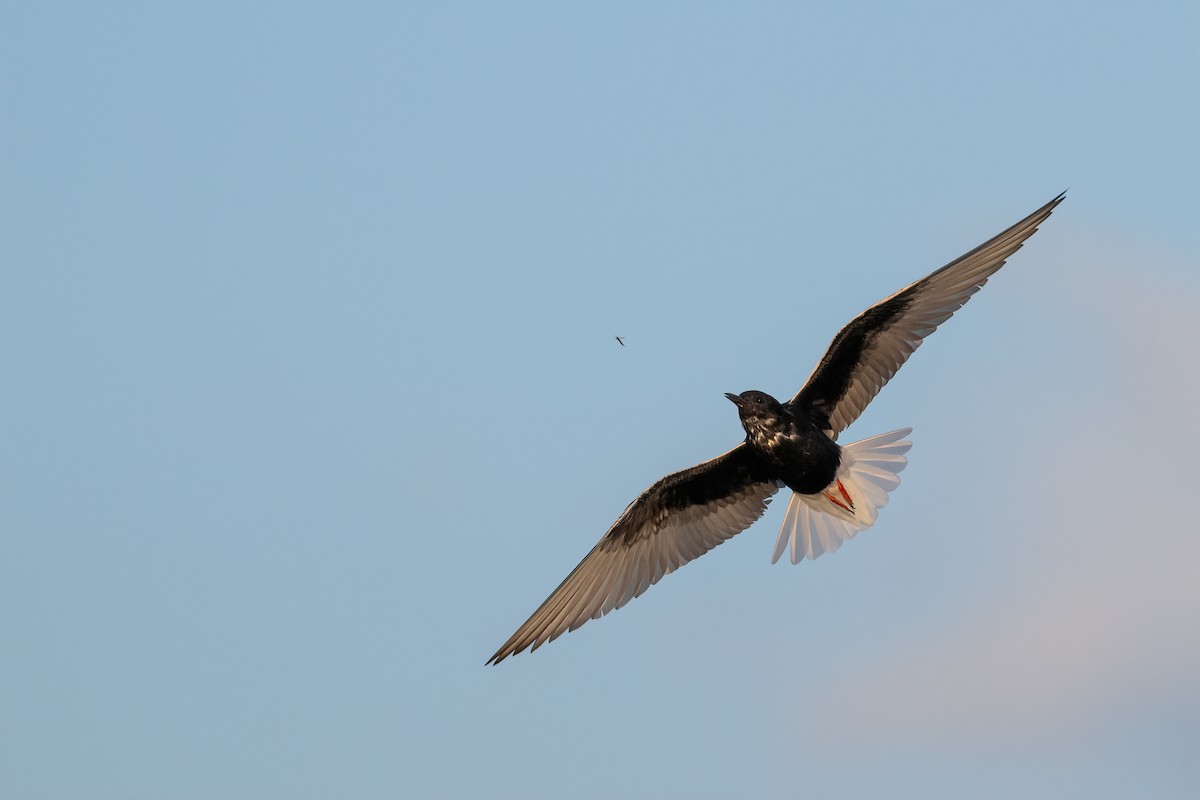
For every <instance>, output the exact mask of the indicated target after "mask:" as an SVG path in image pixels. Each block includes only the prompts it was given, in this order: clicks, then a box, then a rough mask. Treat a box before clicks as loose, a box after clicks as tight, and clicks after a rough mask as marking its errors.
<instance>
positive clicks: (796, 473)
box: [725, 391, 842, 494]
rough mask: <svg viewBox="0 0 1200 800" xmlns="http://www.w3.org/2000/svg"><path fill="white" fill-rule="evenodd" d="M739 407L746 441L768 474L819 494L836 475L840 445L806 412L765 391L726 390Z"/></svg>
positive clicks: (798, 489) (805, 491) (794, 487)
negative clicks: (791, 406)
mask: <svg viewBox="0 0 1200 800" xmlns="http://www.w3.org/2000/svg"><path fill="white" fill-rule="evenodd" d="M725 396H726V397H728V398H729V399H730V400H732V401H733V404H734V405H736V406H737V407H738V416H739V417H741V420H742V427H743V428H744V429H745V430H746V445H747V446H748V447H749V448H750V450H751V452H752V453H753V454H754V455H755V456H756V457H757V458H759V459H760V460H761V461H762V462H763V471H764V472H765V473H766V474H767V476H768V477H769V478H774V479H775V480H778V481H780V482H781V483H783V484H784V485H785V486H787V487H788V488H789V489H791V490H792V491H793V492H800V493H801V494H816V493H817V492H819V491H821V490H822V489H824V488H825V487H826V486H828V485H829V484H831V483H833V479H834V478H835V477H837V470H838V465H839V464H840V463H841V460H842V455H841V448H840V447H838V446H837V443H836V442H834V441H833V439H831V438H830V437H829V434H827V433H825V431H824V430H822V428H821V426H820V425H818V424H817V423H815V422H814V421H813V420H812V419H811V418H810V417H809V416H808V415H807V414H805V413H804V412H802V411H799V410H795V411H793V410H792V409H791V408H788V407H787V406H784V405H783V404H781V403H780V402H779V401H778V400H776V399H775V398H774V397H771V395H769V394H767V393H766V392H759V391H749V392H742V393H741V394H740V395H738V394H726V395H725Z"/></svg>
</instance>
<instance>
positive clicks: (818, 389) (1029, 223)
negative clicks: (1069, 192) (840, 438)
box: [789, 192, 1065, 435]
mask: <svg viewBox="0 0 1200 800" xmlns="http://www.w3.org/2000/svg"><path fill="white" fill-rule="evenodd" d="M1063 194H1065V192H1064V193H1063ZM1063 194H1060V195H1059V196H1058V197H1056V198H1054V199H1053V200H1051V201H1050V202H1049V203H1046V205H1044V206H1042V207H1041V208H1039V209H1038V210H1037V211H1035V212H1033V213H1032V214H1030V215H1029V216H1028V217H1026V218H1025V219H1023V220H1021V221H1020V222H1018V223H1017V224H1015V225H1013V226H1012V227H1011V228H1009V229H1008V230H1006V231H1004V232H1003V233H1000V234H998V235H996V236H994V237H992V238H991V239H989V240H987V241H986V242H984V243H983V244H981V245H979V246H978V247H976V248H975V249H974V250H972V251H971V252H969V253H966V254H965V255H962V256H960V257H958V258H956V259H954V260H953V261H951V262H950V263H949V264H947V265H946V266H944V267H942V268H941V269H939V270H938V271H937V272H934V273H933V274H931V275H928V276H926V277H924V278H922V279H921V280H919V281H917V282H916V283H913V284H910V285H909V286H906V287H905V288H903V289H901V290H900V291H898V292H896V293H895V294H894V295H892V296H891V297H889V298H887V299H885V300H881V301H880V302H878V303H876V304H875V305H873V306H871V307H870V308H868V309H867V310H866V311H864V312H862V313H861V314H859V315H858V316H857V317H855V318H854V320H853V321H851V322H850V324H849V325H847V326H846V327H844V328H842V330H841V331H840V332H839V333H838V335H837V336H835V337H834V339H833V342H832V343H831V344H830V345H829V349H828V350H827V351H825V356H824V357H823V358H822V359H821V363H820V364H818V365H817V368H816V369H814V370H813V373H812V375H810V376H809V378H808V381H807V382H806V383H805V384H804V388H803V389H801V390H800V391H799V392H798V393H797V394H796V396H795V397H793V398H792V399H791V400H790V401H789V404H790V406H791V407H792V408H793V409H799V410H803V411H804V412H805V413H806V414H807V415H809V416H811V417H814V418H816V419H820V420H824V421H827V425H828V430H830V431H831V432H832V433H833V434H835V435H836V434H837V433H839V432H840V431H843V430H845V429H846V428H847V427H848V426H849V425H850V423H852V422H854V420H856V419H858V415H859V414H861V413H862V412H863V409H865V408H866V407H867V404H868V403H870V402H871V400H873V399H874V397H875V395H876V394H878V393H879V390H880V389H882V388H883V386H884V384H886V383H887V382H888V381H889V380H891V378H892V376H893V375H895V374H896V370H898V369H900V367H901V365H902V364H904V362H905V361H907V360H908V357H909V356H910V355H912V353H913V351H914V350H916V349H917V348H918V347H920V346H921V342H922V341H923V340H924V339H925V337H926V336H928V335H929V334H931V333H933V332H934V330H936V329H937V327H938V326H939V325H941V324H942V323H943V322H945V321H946V320H947V319H949V318H950V315H952V314H953V313H954V312H955V311H957V310H958V309H959V308H961V307H962V305H963V304H964V303H966V302H967V301H968V300H969V299H971V295H973V294H975V293H976V292H977V291H979V290H980V288H982V287H983V285H984V284H985V283H987V280H988V278H989V277H991V276H992V274H993V273H994V272H995V271H996V270H998V269H1000V267H1002V266H1004V261H1005V259H1007V258H1008V257H1009V256H1011V255H1012V254H1013V253H1015V252H1016V251H1017V250H1018V249H1020V247H1021V245H1022V244H1024V242H1025V240H1026V239H1028V238H1029V237H1030V236H1032V235H1033V233H1034V231H1036V230H1037V229H1038V226H1039V225H1041V224H1042V223H1043V222H1045V221H1046V218H1047V217H1049V216H1050V213H1051V212H1052V211H1054V209H1055V208H1056V207H1057V206H1058V204H1059V203H1061V202H1062V200H1063Z"/></svg>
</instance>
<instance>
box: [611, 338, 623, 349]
mask: <svg viewBox="0 0 1200 800" xmlns="http://www.w3.org/2000/svg"><path fill="white" fill-rule="evenodd" d="M613 338H614V339H616V340H617V344H619V345H621V347H624V346H625V337H624V336H614V337H613Z"/></svg>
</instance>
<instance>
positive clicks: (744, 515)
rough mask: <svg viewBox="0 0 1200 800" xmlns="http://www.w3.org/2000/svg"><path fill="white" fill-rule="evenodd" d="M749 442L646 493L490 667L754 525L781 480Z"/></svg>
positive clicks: (612, 605) (575, 625) (584, 619)
mask: <svg viewBox="0 0 1200 800" xmlns="http://www.w3.org/2000/svg"><path fill="white" fill-rule="evenodd" d="M761 469H762V468H761V466H760V465H759V463H758V461H757V460H756V459H755V458H754V456H753V455H752V454H751V452H750V450H749V448H748V447H747V446H746V445H745V444H740V445H738V446H737V447H735V448H734V449H732V450H730V451H729V452H727V453H725V454H724V455H721V456H717V457H716V458H714V459H712V460H711V461H706V462H704V463H703V464H698V465H696V466H694V467H691V468H689V469H685V470H683V471H682V472H676V473H675V474H673V475H668V476H667V477H665V478H663V479H662V480H660V481H658V482H657V483H655V484H654V485H653V486H651V487H650V488H649V489H647V490H646V491H644V492H642V494H641V496H640V497H638V499H637V500H634V501H633V502H632V503H630V504H629V507H628V508H626V509H625V512H624V513H623V514H621V516H620V518H619V519H617V521H616V522H614V523H613V526H612V527H611V528H609V530H608V532H607V533H606V534H604V536H603V537H602V538H601V539H600V541H599V542H598V543H597V544H596V546H595V547H594V548H592V552H590V553H588V554H587V556H586V557H585V558H584V559H583V561H581V562H580V563H579V566H577V567H575V569H574V570H572V572H571V574H570V575H568V576H567V578H566V580H564V581H563V582H562V583H561V584H559V586H558V588H557V589H555V590H554V592H553V593H552V594H551V595H550V596H549V597H548V598H546V601H545V602H544V603H542V605H541V606H540V607H539V608H538V610H537V611H535V612H533V615H532V616H531V617H530V618H529V619H528V620H526V621H525V624H524V625H522V626H521V627H520V628H518V629H517V632H516V633H514V634H513V635H512V636H511V637H510V638H509V640H508V641H507V642H505V643H504V646H503V647H501V648H500V649H499V650H497V651H496V654H495V655H493V656H492V657H491V658H490V659H489V660H488V663H489V664H499V663H500V662H501V661H503V660H504V659H505V658H507V657H508V656H510V655H515V654H517V653H519V652H521V651H522V650H524V649H525V648H527V647H531V646H532V648H533V649H534V650H536V649H538V647H540V646H541V645H542V644H544V643H546V642H548V641H551V640H553V639H555V638H557V637H558V636H560V635H562V634H563V633H566V632H567V631H573V630H575V629H576V628H578V627H579V626H580V625H582V624H584V623H585V622H587V621H588V620H589V619H597V618H599V617H601V616H603V615H604V614H607V613H608V612H609V611H612V610H613V609H616V608H620V607H621V606H623V605H625V604H626V603H628V602H629V601H630V600H632V599H633V598H635V597H638V596H639V595H641V594H642V592H644V591H646V589H648V588H650V587H651V586H652V585H654V584H655V583H657V582H658V581H659V579H661V578H662V577H663V576H664V575H666V574H667V573H670V572H674V571H675V570H676V569H678V568H679V567H681V566H683V565H684V564H686V563H687V562H689V561H691V560H692V559H694V558H698V557H699V556H702V555H704V554H705V553H707V552H708V551H709V550H711V549H713V548H714V547H716V546H717V545H719V544H721V542H724V541H725V540H726V539H729V538H732V537H733V536H736V535H737V534H739V533H741V532H742V531H744V530H745V529H746V528H748V527H750V525H752V524H753V523H754V521H755V520H757V519H758V518H759V517H761V516H762V514H763V512H764V511H765V510H766V508H767V503H769V502H770V500H771V495H773V494H775V492H776V491H778V490H779V484H777V483H776V482H775V481H774V480H770V479H766V478H765V477H764V476H763V474H762V472H761Z"/></svg>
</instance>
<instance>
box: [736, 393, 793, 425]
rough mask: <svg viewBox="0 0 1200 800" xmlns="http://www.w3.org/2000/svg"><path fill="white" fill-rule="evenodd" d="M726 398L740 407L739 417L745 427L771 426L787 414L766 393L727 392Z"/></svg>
mask: <svg viewBox="0 0 1200 800" xmlns="http://www.w3.org/2000/svg"><path fill="white" fill-rule="evenodd" d="M725 396H726V397H728V398H729V400H730V402H732V403H733V404H734V405H735V406H737V407H738V416H739V417H741V419H742V425H743V426H745V425H746V424H747V423H750V422H755V423H758V424H762V423H768V424H769V423H772V422H775V421H777V420H779V419H782V418H783V417H784V416H785V414H786V412H785V411H784V408H783V406H782V405H781V404H780V402H779V401H778V400H776V399H775V398H774V397H771V395H769V394H767V393H766V392H758V391H754V390H751V391H749V392H742V393H741V394H732V393H730V392H726V393H725Z"/></svg>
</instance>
